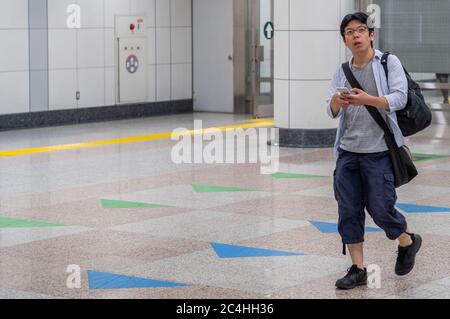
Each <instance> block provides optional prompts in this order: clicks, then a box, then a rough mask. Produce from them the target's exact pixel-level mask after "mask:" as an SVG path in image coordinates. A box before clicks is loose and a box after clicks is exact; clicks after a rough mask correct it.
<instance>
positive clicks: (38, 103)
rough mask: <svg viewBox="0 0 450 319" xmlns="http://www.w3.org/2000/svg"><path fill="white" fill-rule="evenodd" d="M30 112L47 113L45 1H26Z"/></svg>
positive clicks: (46, 19) (46, 27)
mask: <svg viewBox="0 0 450 319" xmlns="http://www.w3.org/2000/svg"><path fill="white" fill-rule="evenodd" d="M28 17H29V19H28V21H29V41H30V43H29V50H30V111H31V112H37V111H48V26H47V25H48V23H47V21H48V18H47V0H29V1H28Z"/></svg>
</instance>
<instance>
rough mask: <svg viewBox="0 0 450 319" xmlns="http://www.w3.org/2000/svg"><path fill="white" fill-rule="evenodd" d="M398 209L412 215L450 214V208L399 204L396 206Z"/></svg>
mask: <svg viewBox="0 0 450 319" xmlns="http://www.w3.org/2000/svg"><path fill="white" fill-rule="evenodd" d="M395 206H396V207H397V208H398V209H401V210H402V211H404V212H406V213H410V214H414V213H450V208H449V207H437V206H423V205H413V204H402V203H398V204H397V205H395Z"/></svg>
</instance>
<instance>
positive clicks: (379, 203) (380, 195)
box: [327, 12, 422, 289]
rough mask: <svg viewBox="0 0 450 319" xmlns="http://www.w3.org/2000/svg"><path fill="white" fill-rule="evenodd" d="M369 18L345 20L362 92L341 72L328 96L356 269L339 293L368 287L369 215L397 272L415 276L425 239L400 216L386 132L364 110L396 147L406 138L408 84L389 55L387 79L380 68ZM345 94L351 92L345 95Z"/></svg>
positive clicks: (345, 232) (342, 224) (343, 218)
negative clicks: (391, 244)
mask: <svg viewBox="0 0 450 319" xmlns="http://www.w3.org/2000/svg"><path fill="white" fill-rule="evenodd" d="M368 20H369V17H368V15H367V14H365V13H362V12H357V13H354V14H349V15H347V16H345V17H344V19H343V21H342V24H341V35H342V37H343V40H344V43H345V45H346V46H347V47H348V48H349V49H350V50H351V52H352V54H353V58H352V59H351V60H350V61H349V66H350V69H351V70H352V73H353V74H354V76H355V78H356V79H357V80H358V82H359V83H360V84H361V86H362V88H363V89H364V91H363V90H360V89H352V87H351V86H350V84H349V82H348V81H347V79H346V77H345V74H344V71H343V69H342V67H341V66H340V67H338V69H337V71H336V73H335V74H334V76H333V80H332V83H331V85H330V89H329V92H328V96H327V112H328V114H329V115H330V116H331V117H332V118H336V119H337V118H339V128H338V133H337V137H336V143H335V155H336V156H337V158H338V159H337V163H336V170H335V173H334V192H335V197H336V200H337V203H338V207H339V223H338V229H339V234H340V235H341V237H342V242H343V244H344V254H345V252H346V246H347V247H348V250H349V251H350V255H351V259H352V263H353V265H352V266H351V268H350V269H349V270H348V273H347V274H346V275H345V277H343V278H341V279H339V280H338V281H337V282H336V287H337V288H339V289H352V288H354V287H356V286H361V285H366V284H367V270H366V268H364V260H363V242H364V225H365V210H366V209H367V211H368V213H369V214H370V216H371V217H372V219H373V220H374V222H375V223H376V224H377V225H378V226H379V227H380V228H382V229H383V230H384V231H385V233H386V236H387V237H388V238H389V239H390V240H398V242H399V248H398V257H397V262H396V265H395V272H396V274H397V275H399V276H403V275H406V274H408V273H409V272H411V270H412V269H413V267H414V264H415V257H416V254H417V252H418V251H419V249H420V246H421V243H422V238H421V237H420V236H419V235H417V234H411V233H409V232H407V223H406V220H405V217H404V216H403V215H402V214H401V213H400V212H398V211H397V210H396V208H395V203H396V200H397V196H396V191H395V186H394V173H393V168H392V163H391V159H390V156H389V152H388V147H387V145H386V142H385V139H384V131H383V129H382V128H381V127H380V126H379V125H378V124H377V123H376V122H375V120H374V119H373V118H372V116H371V115H370V113H369V112H368V111H367V109H366V107H365V105H368V106H370V107H373V108H376V109H377V110H378V111H379V112H380V113H381V115H382V117H383V118H384V119H385V120H386V121H387V123H388V126H389V127H390V128H391V130H392V132H393V134H394V136H395V140H396V142H397V145H398V146H399V147H400V146H403V145H404V138H403V136H402V133H401V131H400V128H399V126H398V123H397V117H396V113H395V112H396V111H399V110H401V109H403V108H404V107H405V106H406V103H407V92H408V83H407V79H406V75H405V73H404V70H403V67H402V64H401V62H400V60H399V59H398V58H397V57H396V56H395V55H390V56H389V60H388V69H389V78H387V77H386V74H385V72H384V69H383V66H382V64H381V57H382V55H383V53H382V52H380V51H378V50H375V49H373V41H374V37H375V32H374V31H375V30H374V29H373V27H372V24H371V23H368ZM345 88H348V89H349V90H351V92H350V93H345V92H344V91H345Z"/></svg>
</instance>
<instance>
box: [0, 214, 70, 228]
mask: <svg viewBox="0 0 450 319" xmlns="http://www.w3.org/2000/svg"><path fill="white" fill-rule="evenodd" d="M63 226H64V225H59V224H52V223H47V222H43V221H38V220H31V219H17V218H11V217H3V216H0V228H32V227H63Z"/></svg>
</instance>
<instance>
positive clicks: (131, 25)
mask: <svg viewBox="0 0 450 319" xmlns="http://www.w3.org/2000/svg"><path fill="white" fill-rule="evenodd" d="M135 28H136V26H135V25H134V24H133V23H132V24H130V30H131V31H134V29H135Z"/></svg>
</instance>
